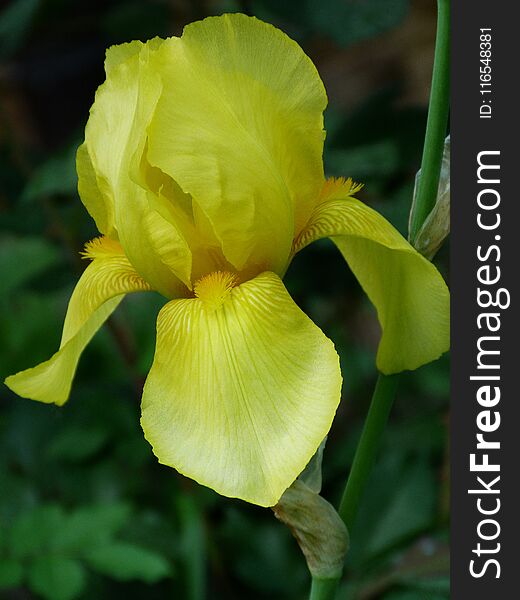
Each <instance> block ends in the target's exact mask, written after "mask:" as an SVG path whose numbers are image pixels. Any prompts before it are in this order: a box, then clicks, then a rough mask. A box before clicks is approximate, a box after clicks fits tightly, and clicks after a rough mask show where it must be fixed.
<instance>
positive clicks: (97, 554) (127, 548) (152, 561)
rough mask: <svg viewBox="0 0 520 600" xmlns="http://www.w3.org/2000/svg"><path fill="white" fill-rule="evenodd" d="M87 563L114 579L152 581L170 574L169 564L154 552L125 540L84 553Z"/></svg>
mask: <svg viewBox="0 0 520 600" xmlns="http://www.w3.org/2000/svg"><path fill="white" fill-rule="evenodd" d="M85 558H86V560H87V562H88V563H89V565H90V566H91V567H92V568H93V569H95V570H96V571H99V572H100V573H103V574H104V575H109V576H110V577H113V578H114V579H118V580H121V581H128V580H131V579H139V580H142V581H146V582H147V583H154V582H156V581H158V580H159V579H162V578H163V577H167V576H168V575H169V574H170V565H169V564H168V562H167V561H166V560H165V559H164V558H163V557H162V556H161V555H159V554H157V553H156V552H152V551H151V550H147V549H145V548H141V547H140V546H136V545H135V544H129V543H126V542H116V543H112V544H109V545H106V546H103V547H100V548H97V549H96V550H93V551H91V552H88V553H87V554H86V555H85Z"/></svg>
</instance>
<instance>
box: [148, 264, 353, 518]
mask: <svg viewBox="0 0 520 600" xmlns="http://www.w3.org/2000/svg"><path fill="white" fill-rule="evenodd" d="M233 282H234V276H232V275H229V274H228V275H227V279H225V278H224V279H222V278H221V279H220V280H219V277H218V274H217V275H216V276H215V277H213V278H208V283H210V284H211V285H214V286H215V287H214V288H213V289H205V290H201V289H200V286H198V287H197V288H196V289H197V293H198V294H199V296H200V297H199V298H194V299H184V300H173V301H171V302H169V303H168V304H167V305H166V306H165V307H164V308H163V309H162V311H161V313H160V315H159V319H158V323H157V347H156V354H155V359H154V363H153V366H152V369H151V371H150V374H149V375H148V379H147V381H146V384H145V388H144V393H143V401H142V411H143V412H142V419H141V423H142V426H143V429H144V432H145V436H146V438H147V439H148V441H149V442H150V443H151V444H152V446H153V450H154V453H155V454H156V456H157V457H158V458H159V460H160V462H162V463H164V464H166V465H169V466H171V467H174V468H175V469H177V470H178V471H180V472H181V473H183V474H184V475H187V476H188V477H191V478H193V479H195V480H196V481H198V482H199V483H202V484H204V485H207V486H209V487H212V488H213V489H214V490H216V491H217V492H219V493H220V494H223V495H225V496H230V497H237V498H241V499H243V500H247V501H249V502H252V503H255V504H259V505H261V506H271V505H274V504H275V503H276V502H277V501H278V499H279V498H280V496H281V495H282V493H283V492H284V491H285V489H286V488H287V487H289V486H290V485H291V483H292V482H293V481H294V480H295V479H296V477H297V476H298V474H299V473H300V472H301V471H302V470H303V468H304V467H305V465H306V464H307V463H308V462H309V460H310V458H311V457H312V455H313V454H314V453H315V451H316V449H317V448H318V446H319V444H320V442H321V441H322V440H323V438H324V437H325V435H326V434H327V432H328V430H329V428H330V426H331V423H332V419H333V417H334V414H335V411H336V408H337V406H338V403H339V400H340V392H341V373H340V368H339V360H338V356H337V354H336V351H335V350H334V346H333V344H332V342H331V341H330V340H329V339H328V338H327V337H326V336H325V335H324V334H323V333H322V331H321V330H320V329H319V328H318V327H317V326H316V325H315V324H314V323H313V322H312V321H311V320H310V319H309V318H308V317H307V316H306V315H305V314H304V313H303V312H302V311H301V310H300V309H299V308H298V307H297V306H296V304H295V303H294V302H293V300H292V299H291V297H290V296H289V294H288V293H287V290H286V289H285V287H284V285H283V284H282V282H281V281H280V279H279V278H278V276H277V275H275V274H274V273H269V272H266V273H263V274H261V275H258V276H257V277H256V278H255V279H252V280H250V281H247V282H246V283H243V284H241V285H238V286H237V287H233V288H232V289H231V288H230V286H232V285H233ZM218 294H222V302H219V301H218V298H217V295H218Z"/></svg>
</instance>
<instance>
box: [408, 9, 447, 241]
mask: <svg viewBox="0 0 520 600" xmlns="http://www.w3.org/2000/svg"><path fill="white" fill-rule="evenodd" d="M437 8H438V11H437V37H436V40H435V57H434V61H433V74H432V86H431V92H430V106H429V109H428V122H427V124H426V134H425V137H424V148H423V156H422V161H421V177H420V179H419V187H418V189H417V196H416V199H415V210H414V213H413V215H412V221H411V224H410V239H411V240H412V241H413V240H414V239H415V238H416V236H417V233H418V232H419V230H420V229H421V227H422V224H423V223H424V221H425V220H426V217H427V216H428V215H429V214H430V212H431V211H432V209H433V207H434V206H435V201H436V199H437V190H438V188H439V176H440V172H441V164H442V154H443V151H444V139H445V137H446V128H447V125H448V114H449V109H450V0H438V2H437Z"/></svg>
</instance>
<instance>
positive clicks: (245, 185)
mask: <svg viewBox="0 0 520 600" xmlns="http://www.w3.org/2000/svg"><path fill="white" fill-rule="evenodd" d="M151 65H154V67H153V70H154V71H155V72H157V73H160V75H161V81H162V84H163V90H162V93H161V97H160V99H159V101H158V103H157V107H156V110H155V112H154V116H153V119H152V122H151V125H150V128H149V142H148V143H149V146H148V159H149V161H150V163H151V164H152V165H154V166H155V167H158V168H160V169H161V170H162V171H163V172H164V173H167V174H168V175H169V176H170V177H172V178H173V179H174V180H175V181H176V182H177V183H178V184H179V185H180V186H181V188H182V189H183V191H184V192H186V193H189V194H191V196H192V197H193V200H194V202H196V203H197V204H198V205H199V206H200V208H201V209H202V210H203V211H204V212H205V214H206V215H207V217H208V218H209V220H210V222H211V224H212V226H213V228H214V230H215V233H216V235H217V237H218V238H219V239H220V241H221V243H222V247H223V252H224V255H225V257H226V259H227V260H228V261H229V262H231V263H232V264H233V265H234V267H235V268H236V269H237V270H239V271H240V270H242V269H243V268H244V267H245V266H246V263H248V264H249V265H250V263H251V261H254V262H255V264H256V272H257V273H258V272H259V271H260V270H273V271H276V272H278V273H282V272H284V270H285V268H286V266H287V259H288V256H289V253H290V247H291V243H292V239H293V237H294V234H295V231H296V232H298V231H299V229H300V228H301V226H302V225H303V223H305V222H306V221H307V219H308V217H309V215H310V211H311V210H312V206H311V203H312V201H313V200H314V198H315V197H316V196H317V194H318V193H319V186H320V182H321V180H322V178H323V165H322V149H323V139H324V132H323V117H322V113H323V110H324V108H325V106H326V103H327V98H326V94H325V90H324V87H323V84H322V82H321V80H320V78H319V75H318V73H317V71H316V69H315V67H314V65H313V64H312V62H311V61H310V59H309V58H308V57H307V56H306V55H305V54H304V52H303V51H302V49H301V48H300V47H299V46H298V44H296V42H294V41H292V40H291V39H290V38H288V37H287V36H286V35H285V34H283V33H282V32H281V31H279V30H277V29H276V28H274V27H273V26H271V25H268V24H266V23H263V22H261V21H259V20H257V19H255V18H252V17H246V16H245V15H239V14H232V15H224V16H222V17H210V18H208V19H205V20H204V21H200V22H197V23H192V24H191V25H188V26H187V27H186V28H185V29H184V32H183V35H182V38H180V39H179V38H171V39H169V40H166V41H165V42H164V43H163V44H162V46H161V47H160V49H159V50H158V51H157V52H156V53H155V54H154V56H153V58H152V59H151Z"/></svg>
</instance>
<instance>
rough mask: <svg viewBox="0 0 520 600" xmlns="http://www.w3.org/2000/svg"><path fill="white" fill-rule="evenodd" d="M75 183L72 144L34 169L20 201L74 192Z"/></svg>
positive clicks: (76, 178)
mask: <svg viewBox="0 0 520 600" xmlns="http://www.w3.org/2000/svg"><path fill="white" fill-rule="evenodd" d="M77 185H78V177H77V175H76V146H75V145H74V146H73V147H71V148H69V149H68V150H67V151H66V152H65V153H64V154H63V155H62V156H55V157H53V158H50V159H49V160H47V161H46V162H44V163H43V164H42V165H41V166H40V167H39V168H38V169H37V170H36V171H35V173H34V174H33V176H32V177H31V179H30V181H29V183H28V184H27V186H26V187H25V189H24V191H23V193H22V201H24V202H32V201H33V200H36V199H38V198H43V197H45V196H54V195H65V196H69V195H72V194H75V193H76V189H77Z"/></svg>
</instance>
